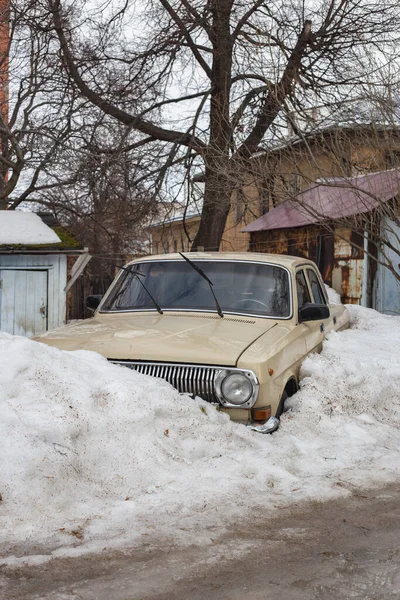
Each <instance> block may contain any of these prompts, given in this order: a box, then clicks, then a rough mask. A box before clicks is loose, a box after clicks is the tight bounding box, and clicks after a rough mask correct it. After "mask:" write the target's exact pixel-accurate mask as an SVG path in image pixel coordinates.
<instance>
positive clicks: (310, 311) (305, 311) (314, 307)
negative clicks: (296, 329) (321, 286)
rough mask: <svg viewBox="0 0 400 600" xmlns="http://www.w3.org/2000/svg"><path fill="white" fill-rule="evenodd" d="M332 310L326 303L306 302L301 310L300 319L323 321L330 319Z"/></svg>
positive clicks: (301, 320)
mask: <svg viewBox="0 0 400 600" xmlns="http://www.w3.org/2000/svg"><path fill="white" fill-rule="evenodd" d="M329 316H330V312H329V308H328V306H326V304H311V302H306V303H305V304H303V306H302V307H301V308H300V310H299V320H300V322H301V323H302V322H303V321H322V320H323V319H329Z"/></svg>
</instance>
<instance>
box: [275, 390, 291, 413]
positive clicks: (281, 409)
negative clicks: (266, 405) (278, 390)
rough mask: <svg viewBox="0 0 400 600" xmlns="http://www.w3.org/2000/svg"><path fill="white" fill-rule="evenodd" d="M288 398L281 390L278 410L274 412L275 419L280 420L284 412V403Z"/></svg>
mask: <svg viewBox="0 0 400 600" xmlns="http://www.w3.org/2000/svg"><path fill="white" fill-rule="evenodd" d="M288 398H289V395H288V393H287V391H286V390H283V393H282V396H281V399H280V400H279V404H278V410H277V411H276V415H275V417H276V418H277V419H280V418H281V416H282V413H284V412H285V402H286V400H287V399H288Z"/></svg>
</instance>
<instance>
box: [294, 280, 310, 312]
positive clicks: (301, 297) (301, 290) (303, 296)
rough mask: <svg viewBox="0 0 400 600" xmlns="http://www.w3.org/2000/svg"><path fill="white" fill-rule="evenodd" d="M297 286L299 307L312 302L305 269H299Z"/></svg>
mask: <svg viewBox="0 0 400 600" xmlns="http://www.w3.org/2000/svg"><path fill="white" fill-rule="evenodd" d="M296 288H297V301H298V305H299V308H301V307H302V306H303V305H304V304H306V302H311V297H310V292H309V291H308V285H307V281H306V278H305V275H304V271H297V273H296Z"/></svg>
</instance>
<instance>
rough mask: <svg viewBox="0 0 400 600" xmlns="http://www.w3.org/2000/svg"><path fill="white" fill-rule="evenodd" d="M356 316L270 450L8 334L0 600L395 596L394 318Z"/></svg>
mask: <svg viewBox="0 0 400 600" xmlns="http://www.w3.org/2000/svg"><path fill="white" fill-rule="evenodd" d="M349 310H350V311H351V319H352V329H350V330H348V331H345V332H341V333H335V332H331V333H330V334H329V335H328V336H327V339H326V341H325V343H324V349H323V351H322V353H321V354H320V355H313V356H310V357H308V358H307V359H306V361H305V362H304V364H303V368H302V384H301V390H300V391H299V392H298V393H297V394H296V395H295V396H294V397H293V398H292V399H291V400H290V404H289V411H288V412H287V413H285V415H284V416H283V418H282V422H281V427H280V429H279V430H278V431H277V432H276V433H274V434H273V435H267V436H265V435H260V434H257V433H255V432H252V431H250V430H249V429H247V428H245V427H244V426H242V425H238V424H235V423H232V422H230V421H229V419H228V418H227V416H226V415H223V414H220V413H218V412H217V411H216V410H215V408H214V407H212V406H211V405H207V403H205V402H203V401H202V400H200V399H195V400H193V399H191V398H189V397H187V396H185V395H181V394H179V393H177V392H176V390H174V389H173V388H172V387H171V386H169V384H167V383H165V382H162V381H159V380H156V379H152V378H149V377H146V376H144V375H140V374H138V373H136V372H133V371H130V370H129V369H126V368H123V367H119V366H116V365H112V364H109V363H108V362H107V361H106V360H105V359H104V358H102V357H100V356H99V355H96V354H94V353H90V352H82V351H80V352H61V351H59V350H57V349H55V348H51V347H48V346H44V345H42V344H38V343H36V342H32V341H30V340H26V339H24V338H17V337H13V336H9V335H7V334H0V379H1V382H2V385H1V388H0V414H1V420H0V456H1V457H2V459H1V461H0V494H1V499H0V568H1V569H2V579H0V582H1V585H2V587H0V597H1V598H3V597H4V599H7V600H9V599H11V598H13V597H15V598H32V600H33V599H35V600H39V598H45V599H46V600H47V599H50V598H51V599H54V600H56V599H57V600H66V599H68V600H78V599H79V600H81V599H82V600H86V599H92V598H97V599H98V600H102V598H107V595H104V594H106V591H104V594H103V596H101V594H100V591H99V590H100V589H102V586H103V587H104V590H107V589H108V588H107V586H108V583H107V582H109V585H110V586H115V589H116V590H117V591H115V593H114V591H113V595H112V596H108V597H112V598H113V600H114V599H115V600H118V598H121V599H122V598H123V599H124V600H128V599H129V600H130V599H131V598H134V599H135V600H137V599H138V598H153V597H154V598H163V597H168V598H171V599H172V598H175V597H176V598H177V599H178V598H181V597H182V598H184V597H188V596H189V597H190V598H196V597H199V598H200V597H207V598H210V599H211V598H214V597H215V598H224V597H226V598H230V600H235V598H239V597H241V596H240V594H243V590H242V588H241V587H240V586H241V585H245V584H244V583H243V579H245V580H246V582H247V583H246V585H248V586H250V587H249V588H248V589H249V592H248V593H247V592H246V594H247V596H248V597H249V598H255V599H257V598H264V597H265V598H268V595H264V596H263V595H262V594H263V593H264V592H265V590H264V588H265V586H275V587H274V588H273V589H274V590H275V595H274V599H275V600H276V599H277V598H278V599H279V596H278V595H277V594H281V597H282V598H284V597H285V598H288V599H289V598H293V599H294V600H297V598H299V599H302V598H310V597H311V598H313V597H315V598H320V599H321V600H324V598H325V597H326V598H329V597H340V598H353V597H354V598H360V599H361V598H371V599H372V598H376V599H378V598H380V597H381V596H379V593H381V592H380V591H379V589H380V587H382V589H383V590H384V591H385V594H386V595H384V597H385V599H386V598H390V597H391V596H390V594H392V593H393V594H394V593H395V592H394V590H396V589H397V592H399V590H400V586H399V582H398V579H396V578H397V577H398V574H397V568H398V554H397V549H396V544H395V543H394V542H393V539H394V537H395V538H396V539H398V538H399V533H400V531H399V530H398V525H397V522H398V518H397V517H398V515H397V514H396V510H397V509H396V506H398V498H399V496H400V490H399V487H398V486H399V481H400V395H399V389H400V318H399V317H389V316H384V315H380V314H379V313H377V312H375V311H372V310H368V309H363V308H361V307H350V308H349ZM396 486H397V487H396ZM396 503H397V504H396ZM395 517H396V518H395ZM343 519H345V520H343ZM326 553H328V554H326ZM93 557H95V558H93ZM255 557H256V558H255ZM193 564H194V565H196V567H195V570H193ZM271 564H272V565H273V567H272V568H271ZM313 565H316V566H317V567H318V569H317V575H314V576H312V574H311V571H312V567H313ZM289 567H290V569H289ZM132 569H133V570H132ZM271 569H272V570H271ZM288 569H289V570H288ZM352 569H353V571H352ZM380 570H381V571H382V574H381V575H379V572H380ZM115 571H116V572H117V573H118V577H117V578H116V576H115V575H114V574H113V573H114V572H115ZM149 573H150V574H151V577H149ZM341 574H342V575H343V577H342V579H341V576H340V575H341ZM244 575H246V576H245V577H244ZM359 576H360V577H359ZM88 580H89V581H91V583H90V584H89V583H86V582H87V581H88ZM133 580H134V581H135V582H136V583H135V586H136V588H133V583H132V581H133ZM362 581H364V582H365V584H366V585H369V586H370V588H366V589H364V592H362V591H360V590H361V588H360V590H359V589H358V588H357V586H359V585H361V583H358V582H362ZM124 582H125V583H124ZM213 582H216V583H215V586H217V587H215V588H214V587H212V586H213V585H214V583H213ZM218 582H219V583H218ZM231 582H232V583H231ZM279 582H284V584H283V583H279ZM296 582H297V583H296ZM374 582H375V583H374ZM211 583H212V586H211V587H210V585H211ZM125 584H126V585H125ZM192 584H193V586H194V588H193V590H192V591H191V592H190V594H189V593H188V587H187V586H188V585H192ZM218 585H220V586H221V587H220V588H218ZM346 585H347V586H351V585H352V586H353V587H354V589H352V588H349V589H348V590H346V589H345V588H346ZM124 586H125V587H124ZM163 586H164V587H166V586H170V587H171V586H172V587H173V592H172V591H171V590H170V591H169V592H168V595H167V596H165V595H164V596H163V593H164V594H165V592H163V589H162V588H163ZM207 586H208V587H207ZM282 586H283V587H282ZM285 586H286V588H285ZM318 586H319V587H318ZM321 586H322V587H321ZM324 586H325V587H324ZM335 586H342V587H343V586H344V587H343V593H341V594H339V595H336V596H333V595H331V596H329V593H328V591H329V590H331V591H332V589H333V588H334V587H335ZM374 586H375V588H374ZM75 588H76V589H77V590H78V591H77V592H76V593H75V591H74V590H75ZM231 588H232V589H231ZM325 588H326V590H328V591H324V590H325ZM64 589H65V590H66V591H65V594H66V595H63V594H64V591H63V590H64ZM171 589H172V588H171ZM221 589H222V590H223V593H224V594H225V596H222V595H221V591H220V590H221ZM271 589H272V588H271ZM338 589H340V587H338ZM71 590H72V591H71ZM93 590H95V591H93ZM96 590H97V591H96ZM218 590H219V591H218ZM227 590H230V591H229V594H230V595H226V594H228V592H227ZM250 590H251V592H250ZM263 590H264V591H263ZM369 590H373V591H371V594H372V595H368V594H369V593H370V591H369ZM133 591H134V595H133V596H132V593H133ZM289 592H290V594H291V596H290V595H289ZM350 592H351V593H350ZM353 592H354V593H353ZM102 593H103V592H102ZM250 593H251V594H252V595H250ZM362 593H365V595H364V596H362V595H361V594H362ZM1 594H3V596H1ZM12 594H14V596H12ZM18 594H20V595H19V596H18ZM24 594H25V595H24ZM74 594H75V595H74ZM93 594H94V595H93ZM96 594H97V595H96ZM118 594H120V595H119V596H118ZM124 594H125V595H124ZM129 594H130V595H129ZM173 594H175V596H174V595H173ZM179 594H181V595H179ZM185 594H186V596H185ZM195 594H197V596H196V595H195ZM212 594H214V595H212ZM235 594H236V595H235ZM257 594H258V595H257ZM265 594H266V592H265ZM285 594H286V596H285ZM302 594H303V595H302ZM307 594H308V596H307ZM311 594H314V596H313V595H311ZM318 594H319V595H318ZM324 594H325V596H324ZM357 594H359V595H358V596H357ZM373 594H375V595H373ZM242 597H243V596H242ZM382 597H383V596H382ZM393 597H395V596H393Z"/></svg>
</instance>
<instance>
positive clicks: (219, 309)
mask: <svg viewBox="0 0 400 600" xmlns="http://www.w3.org/2000/svg"><path fill="white" fill-rule="evenodd" d="M179 254H180V255H181V256H182V258H184V259H185V260H186V262H188V263H189V265H190V266H191V267H192V268H193V269H194V270H195V271H197V272H198V274H199V275H201V276H202V277H203V279H205V280H206V281H207V283H208V285H209V286H210V290H211V293H212V295H213V296H214V300H215V305H216V307H217V313H218V314H219V316H220V317H221V318H223V316H224V313H223V312H222V310H221V307H220V305H219V302H218V300H217V296H216V295H215V294H214V290H213V285H214V284H213V282H212V281H211V280H210V279H209V278H208V277H207V275H206V274H205V273H204V271H203V269H200V267H198V266H197V265H196V263H194V262H193V261H192V260H190V258H188V257H187V256H185V255H184V254H182V252H179Z"/></svg>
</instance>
